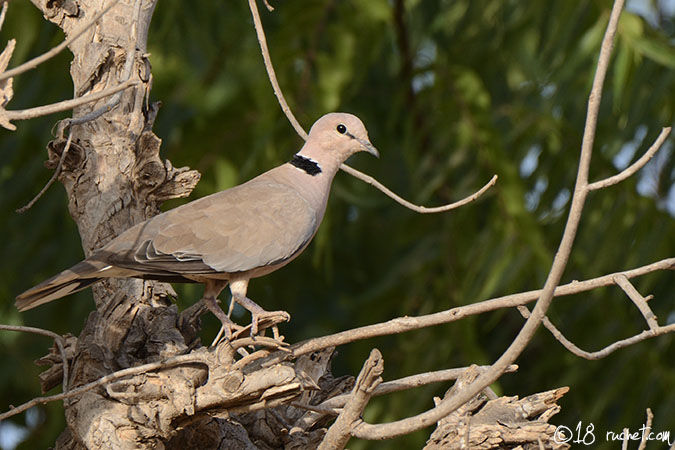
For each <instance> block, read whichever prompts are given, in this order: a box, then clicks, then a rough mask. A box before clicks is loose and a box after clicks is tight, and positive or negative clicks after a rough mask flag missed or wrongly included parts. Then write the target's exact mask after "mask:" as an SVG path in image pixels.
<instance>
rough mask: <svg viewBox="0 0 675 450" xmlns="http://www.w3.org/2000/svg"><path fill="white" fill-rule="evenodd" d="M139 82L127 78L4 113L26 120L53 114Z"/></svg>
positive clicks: (93, 100) (98, 98)
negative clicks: (50, 102) (78, 93)
mask: <svg viewBox="0 0 675 450" xmlns="http://www.w3.org/2000/svg"><path fill="white" fill-rule="evenodd" d="M140 83H141V81H140V80H127V81H125V82H124V83H121V84H118V85H117V86H113V87H111V88H108V89H104V90H102V91H99V92H95V93H93V94H87V95H83V96H82V97H78V98H73V99H70V100H64V101H62V102H58V103H52V104H51V105H44V106H36V107H35V108H28V109H22V110H18V111H6V112H5V114H6V116H7V119H8V120H26V119H33V118H35V117H40V116H46V115H49V114H54V113H57V112H62V111H68V110H69V109H73V108H77V107H78V106H81V105H84V104H86V103H90V102H95V101H97V100H100V99H102V98H105V97H108V96H110V95H113V94H115V93H117V92H119V91H123V90H124V89H127V88H129V87H131V86H135V85H137V84H140Z"/></svg>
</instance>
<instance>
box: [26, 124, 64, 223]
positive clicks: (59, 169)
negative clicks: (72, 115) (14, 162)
mask: <svg viewBox="0 0 675 450" xmlns="http://www.w3.org/2000/svg"><path fill="white" fill-rule="evenodd" d="M72 140H73V133H72V131H69V132H68V139H67V140H66V146H65V147H64V148H63V152H61V157H60V158H59V163H58V164H57V165H56V169H54V173H53V174H52V177H51V178H50V179H49V181H48V182H47V184H45V185H44V187H43V188H42V189H40V192H38V193H37V195H36V196H35V197H33V199H32V200H31V201H29V202H28V203H27V204H26V205H24V206H22V207H21V208H19V209H17V210H16V212H17V213H19V214H23V213H25V212H26V211H28V210H29V209H31V208H32V207H33V205H34V204H35V202H37V201H38V200H39V199H40V197H42V196H43V195H44V193H45V192H47V189H49V187H50V186H51V185H52V184H53V183H54V181H56V179H57V178H58V176H59V174H60V173H61V168H62V167H63V161H64V160H65V159H66V155H67V154H68V150H70V144H71V142H72Z"/></svg>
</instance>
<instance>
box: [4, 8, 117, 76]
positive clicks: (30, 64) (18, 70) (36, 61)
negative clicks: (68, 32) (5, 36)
mask: <svg viewBox="0 0 675 450" xmlns="http://www.w3.org/2000/svg"><path fill="white" fill-rule="evenodd" d="M118 1H119V0H112V1H111V2H110V4H109V5H108V6H106V7H105V8H103V10H102V11H101V12H99V13H98V14H96V15H95V16H94V17H92V18H91V20H90V21H89V22H87V23H86V24H84V26H83V27H82V28H81V29H80V30H79V31H77V32H76V33H74V34H73V35H72V36H70V37H68V39H66V40H65V41H63V42H61V43H60V44H59V45H57V46H56V47H54V48H52V49H51V50H49V51H48V52H46V53H43V54H42V55H40V56H37V57H35V58H33V59H31V60H30V61H26V62H25V63H23V64H21V65H20V66H17V67H15V68H13V69H11V70H8V71H7V72H4V73H1V74H0V81H2V80H5V79H7V78H10V77H13V76H16V75H20V74H22V73H24V72H27V71H29V70H31V69H34V68H36V67H37V66H39V65H40V64H42V63H43V62H45V61H47V60H48V59H50V58H53V57H54V56H56V55H58V54H59V53H61V52H62V51H63V50H64V49H65V48H66V47H67V46H68V45H70V44H71V43H72V42H73V41H74V40H75V39H77V38H79V37H80V36H82V34H84V32H85V31H87V30H88V29H89V28H90V27H91V26H92V25H94V24H95V23H96V22H97V21H98V19H100V18H101V17H102V16H103V14H105V13H107V12H108V11H109V10H110V9H111V8H112V7H113V6H115V5H116V4H117V2H118Z"/></svg>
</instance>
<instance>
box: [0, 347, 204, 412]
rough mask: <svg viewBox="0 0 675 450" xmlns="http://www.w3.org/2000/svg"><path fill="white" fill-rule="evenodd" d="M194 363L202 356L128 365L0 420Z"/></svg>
mask: <svg viewBox="0 0 675 450" xmlns="http://www.w3.org/2000/svg"><path fill="white" fill-rule="evenodd" d="M195 363H198V364H199V363H201V364H205V365H207V364H206V362H205V361H204V359H203V358H200V357H195V356H194V355H193V354H187V355H180V356H175V357H173V358H169V359H167V360H164V361H158V362H154V363H150V364H143V365H142V366H136V367H130V368H128V369H123V370H118V371H117V372H113V373H111V374H109V375H106V376H104V377H101V378H99V379H98V380H96V381H92V382H91V383H88V384H85V385H83V386H80V387H76V388H74V389H71V390H70V391H68V392H64V393H61V394H56V395H49V396H46V397H37V398H34V399H32V400H31V401H29V402H26V403H24V404H22V405H19V406H17V407H15V408H12V409H10V410H9V411H7V412H4V413H2V414H0V422H1V421H3V420H5V419H7V418H9V417H12V416H15V415H17V414H20V413H22V412H24V411H26V410H27V409H30V408H32V407H33V406H36V405H40V404H44V403H49V402H55V401H58V400H64V399H66V398H71V397H75V396H78V395H80V394H83V393H85V392H87V391H90V390H92V389H94V388H97V387H99V386H103V385H104V384H106V383H109V382H111V381H114V380H117V379H119V378H124V377H127V376H130V375H138V374H140V373H145V372H150V371H153V370H158V369H165V368H169V367H174V366H179V365H184V364H195Z"/></svg>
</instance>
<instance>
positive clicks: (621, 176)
mask: <svg viewBox="0 0 675 450" xmlns="http://www.w3.org/2000/svg"><path fill="white" fill-rule="evenodd" d="M670 130H671V127H665V128H663V129H662V130H661V134H659V137H657V138H656V141H654V143H653V144H652V146H651V147H649V149H648V150H647V151H646V152H645V154H644V155H642V156H641V157H640V159H638V160H637V161H635V162H634V163H633V164H631V165H630V166H628V167H627V168H625V169H624V170H622V171H621V172H619V173H618V174H616V175H614V176H612V177H609V178H605V179H604V180H599V181H596V182H594V183H591V184H589V185H588V190H589V191H595V190H597V189H602V188H606V187H607V186H612V185H614V184H617V183H620V182H622V181H623V180H625V179H626V178H628V177H630V176H631V175H633V174H634V173H635V172H637V171H638V170H640V169H642V168H643V167H644V166H645V164H647V163H648V162H649V160H650V159H652V157H653V156H654V155H655V154H656V152H658V151H659V149H660V148H661V146H662V145H663V143H664V142H665V141H666V138H667V137H668V135H669V134H670Z"/></svg>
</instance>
